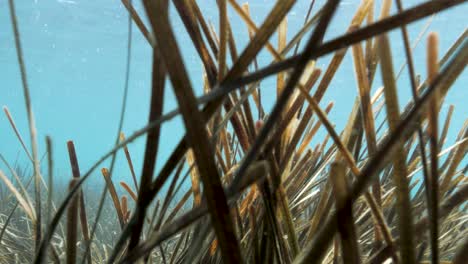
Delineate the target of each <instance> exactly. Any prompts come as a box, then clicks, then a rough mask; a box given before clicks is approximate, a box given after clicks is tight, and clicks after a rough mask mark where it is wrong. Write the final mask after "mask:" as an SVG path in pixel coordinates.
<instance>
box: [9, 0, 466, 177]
mask: <svg viewBox="0 0 468 264" xmlns="http://www.w3.org/2000/svg"><path fill="white" fill-rule="evenodd" d="M134 2H135V6H136V8H137V10H138V11H139V13H140V14H141V15H142V16H143V14H144V11H143V8H142V6H141V3H140V1H134ZM197 2H198V3H199V5H200V7H201V9H202V10H203V12H204V14H205V15H206V17H207V18H208V19H209V20H210V21H211V22H213V24H214V25H215V27H217V23H218V22H217V21H218V19H217V12H218V11H217V9H216V5H215V4H214V3H215V1H208V0H206V1H205V0H203V1H197ZM323 2H324V1H317V4H316V8H315V10H317V7H318V6H319V5H322V4H323ZM359 2H360V1H357V0H348V1H342V4H341V6H340V8H339V10H338V14H337V15H336V16H335V18H334V20H333V24H332V25H331V26H330V28H329V31H328V32H327V35H326V39H331V38H333V37H336V36H339V35H341V34H343V33H344V32H345V30H346V28H347V27H348V25H349V22H350V20H351V18H352V16H353V14H354V12H355V10H356V9H357V6H358V4H359ZM378 2H379V1H378ZM421 2H423V1H415V0H411V1H404V5H405V7H410V6H414V5H415V4H417V3H421ZM239 3H241V2H239ZM309 3H310V1H297V4H296V5H295V6H294V8H293V9H292V11H291V12H290V13H289V15H288V24H289V29H288V33H289V34H288V35H289V36H290V37H291V36H292V35H293V34H294V32H296V31H297V30H298V29H299V28H300V27H301V25H302V23H303V21H304V17H305V15H306V12H307V9H308V6H309ZM273 4H274V1H270V0H264V1H260V0H253V1H250V10H251V13H252V14H254V15H253V19H254V21H255V22H256V23H257V24H258V25H259V24H260V23H261V22H262V21H263V20H264V18H265V16H266V15H267V14H268V12H269V10H270V9H271V7H272V6H273ZM15 5H16V11H17V17H18V21H19V27H20V32H21V40H22V45H23V51H24V57H25V63H26V69H27V76H28V82H29V85H30V89H31V97H32V103H33V110H34V114H35V118H36V124H37V129H38V139H39V151H40V154H41V155H42V154H43V153H44V151H45V136H46V135H49V136H51V137H52V140H53V150H54V160H55V168H54V171H55V175H56V178H57V179H58V180H59V181H61V180H68V179H69V178H70V175H71V169H70V165H69V160H68V154H67V148H66V141H67V140H73V141H74V142H75V144H76V150H77V155H78V160H79V163H80V167H81V170H82V172H85V171H86V170H87V169H88V168H89V167H90V166H91V165H92V164H93V163H94V162H95V161H96V160H97V159H98V158H99V157H101V156H102V155H103V154H104V153H106V152H107V151H108V150H109V149H111V148H112V146H113V144H114V142H115V137H116V133H117V131H116V129H117V125H118V118H119V113H120V108H121V105H122V95H123V89H124V77H125V67H126V56H127V37H128V14H127V12H126V10H125V8H124V7H123V5H122V4H121V3H120V1H118V0H100V1H79V0H48V1H46V0H35V1H32V0H21V1H15ZM379 6H380V5H378V7H379ZM394 9H395V8H393V11H392V13H395V10H394ZM8 10H9V9H8V1H7V0H0V105H1V106H4V105H5V106H7V107H8V108H9V110H10V112H11V113H12V115H13V117H14V118H15V121H16V124H17V126H18V128H19V130H20V132H21V134H22V136H23V138H24V139H25V140H26V142H27V145H28V146H29V134H28V133H29V130H28V126H27V116H26V111H25V104H24V97H23V93H22V86H21V79H20V72H19V67H18V64H17V58H16V50H15V46H14V39H13V33H12V26H11V22H10V14H9V11H8ZM171 12H172V13H173V14H174V15H172V16H171V19H172V23H173V26H174V30H175V32H176V33H177V38H178V40H179V41H180V42H179V43H182V44H181V45H180V46H179V47H180V48H181V50H182V53H183V56H184V60H185V64H186V67H187V69H188V71H189V74H190V77H191V81H192V85H193V87H195V89H196V92H197V95H201V94H202V74H203V71H202V64H201V61H200V60H199V58H198V56H197V53H196V52H195V50H194V49H193V48H192V47H191V45H190V44H189V43H191V42H190V39H189V37H188V35H187V33H186V31H185V29H184V27H183V24H182V22H181V21H180V19H178V17H177V14H176V12H175V10H174V8H171ZM467 12H468V5H467V4H464V5H462V6H459V7H457V8H455V9H451V10H449V11H446V12H443V13H441V14H439V15H437V16H436V17H435V18H434V20H433V21H432V24H431V27H430V31H436V32H439V34H440V36H441V39H440V50H441V52H440V54H443V53H444V52H445V51H446V50H447V49H448V47H449V46H450V44H451V43H453V41H454V40H455V39H456V38H457V37H458V36H459V35H460V34H461V33H462V32H463V30H465V28H466V26H467V23H466V13H467ZM378 13H379V9H377V10H376V14H378ZM229 17H230V18H231V24H232V27H233V31H234V35H235V38H236V42H237V45H238V51H239V52H240V51H242V50H243V48H244V47H245V45H246V42H247V40H248V33H247V29H246V26H245V25H244V23H243V22H242V21H241V20H240V19H239V18H238V16H237V14H236V13H235V12H234V11H233V10H232V9H230V10H229ZM145 21H146V20H145ZM427 21H428V19H424V20H421V21H419V22H417V23H413V24H411V25H410V26H409V31H410V35H411V38H412V40H414V39H415V38H416V36H417V35H418V33H419V32H420V30H421V29H422V28H423V27H424V25H425V24H426V23H427ZM391 37H392V41H393V44H392V47H393V50H394V52H393V56H394V63H395V68H396V69H395V70H398V69H399V67H400V65H401V64H402V63H403V62H404V53H403V46H402V42H401V34H400V31H394V32H392V33H391ZM270 41H271V43H275V44H276V42H277V41H276V36H274V37H273V38H272V39H271V40H270ZM329 59H330V57H329V56H327V57H325V58H321V59H320V60H318V62H317V65H318V66H319V67H320V68H322V69H325V68H326V66H327V64H328V61H329ZM414 59H415V63H416V70H417V72H418V73H420V74H421V75H422V76H423V77H424V76H425V72H426V70H425V38H423V39H422V41H421V43H420V44H419V45H418V47H417V48H416V51H415V52H414ZM271 60H272V58H271V56H270V55H269V53H267V52H265V51H263V52H262V53H261V55H260V56H259V58H258V61H259V65H260V67H264V66H266V65H268V64H269V63H270V62H271ZM352 65H353V62H352V59H351V56H350V52H348V54H347V56H346V58H345V60H344V61H343V63H342V65H341V67H340V70H339V71H338V73H337V75H336V77H335V78H334V80H333V81H332V84H331V88H330V89H329V90H328V91H327V94H326V95H325V97H324V99H323V100H322V106H325V105H326V104H328V103H329V102H330V101H333V102H335V107H334V108H333V109H332V111H331V113H330V115H329V116H330V119H331V120H332V121H333V122H335V124H336V128H337V129H338V131H341V129H342V128H343V126H344V124H345V122H346V120H347V118H348V115H349V112H350V110H351V106H352V104H353V102H354V98H355V96H356V95H357V88H356V81H355V76H354V72H353V70H352ZM150 74H151V49H150V46H149V45H148V43H147V42H146V40H145V39H144V38H143V36H142V35H141V34H140V32H139V31H138V29H137V28H136V26H133V36H132V49H131V69H130V82H129V93H128V104H127V110H126V112H125V121H124V126H123V132H124V133H125V134H126V135H130V134H132V133H133V132H134V131H135V130H137V129H140V128H142V127H143V126H144V125H145V124H146V122H147V118H148V108H149V95H150ZM467 83H468V76H467V75H466V74H462V76H461V77H460V78H459V79H458V80H457V82H456V83H455V86H454V87H453V88H452V89H451V91H450V93H449V94H448V96H447V98H446V104H444V105H443V111H442V115H441V117H442V118H445V113H446V110H447V108H448V105H449V104H455V105H456V108H455V112H454V114H453V120H452V127H451V129H450V131H449V135H448V143H452V142H453V141H454V140H455V138H456V136H457V134H458V131H459V130H460V129H461V127H462V125H463V123H464V122H465V120H466V119H467V114H466V113H468V107H467V106H466V98H468V89H466V84H467ZM398 84H399V90H400V99H401V107H403V105H404V104H406V103H407V102H408V101H409V100H410V98H411V96H410V95H411V94H410V86H409V82H408V76H407V72H406V70H405V71H404V73H403V75H402V77H401V78H400V80H399V83H398ZM380 86H381V81H380V77H379V76H377V77H376V80H375V82H374V85H373V91H375V89H377V88H378V87H380ZM168 87H169V88H170V86H168ZM261 87H262V94H263V99H264V104H265V105H266V106H267V110H268V109H271V106H272V104H273V102H274V99H275V94H276V91H275V87H276V85H275V78H269V79H267V80H266V81H264V82H262V84H261ZM166 94H167V96H166V98H165V104H164V109H165V111H166V112H167V111H169V110H172V109H174V108H175V107H176V105H177V103H176V100H175V98H174V96H173V93H172V91H170V89H167V92H166ZM183 133H184V127H183V124H182V122H181V119H180V118H176V119H174V120H172V121H170V122H167V123H164V126H163V129H162V137H161V139H162V141H161V145H160V152H159V158H158V162H157V167H158V168H160V167H161V166H162V164H163V162H164V161H165V160H166V159H167V157H168V156H169V154H170V153H171V151H172V149H173V148H174V146H175V144H176V143H177V142H178V141H179V139H180V137H181V136H182V135H183ZM324 133H325V132H324V131H322V130H321V131H320V132H319V136H323V135H324ZM144 140H145V138H144V137H142V138H140V139H138V140H137V141H135V142H134V143H132V144H131V145H129V149H130V152H131V154H132V158H133V161H134V164H135V168H136V170H137V175H139V171H140V170H141V166H142V157H143V150H144V142H145V141H144ZM317 142H318V141H314V142H313V143H317ZM0 153H1V154H2V155H3V156H5V158H6V159H7V160H8V161H9V162H11V163H15V161H16V162H17V164H19V165H20V166H22V167H27V166H29V167H30V164H29V161H28V159H27V156H26V155H25V153H24V151H23V150H22V148H21V146H20V144H19V142H18V140H17V138H16V137H15V135H14V133H13V130H12V129H11V127H10V125H9V123H8V120H7V119H6V117H5V115H3V113H2V114H1V115H0ZM103 166H109V161H107V162H106V163H105V164H104V165H103ZM42 168H43V171H44V172H45V171H46V166H45V165H43V166H42ZM0 169H1V170H3V171H5V170H6V167H5V166H4V165H3V164H0ZM115 172H116V173H115V175H114V177H115V178H117V179H126V180H129V179H130V178H129V177H130V176H129V175H130V171H129V169H128V166H127V163H126V161H125V158H124V155H123V153H122V152H119V154H118V159H117V163H116V170H115ZM99 174H100V173H99V172H98V171H97V172H95V175H93V179H94V180H99V181H100V180H101V176H100V175H99Z"/></svg>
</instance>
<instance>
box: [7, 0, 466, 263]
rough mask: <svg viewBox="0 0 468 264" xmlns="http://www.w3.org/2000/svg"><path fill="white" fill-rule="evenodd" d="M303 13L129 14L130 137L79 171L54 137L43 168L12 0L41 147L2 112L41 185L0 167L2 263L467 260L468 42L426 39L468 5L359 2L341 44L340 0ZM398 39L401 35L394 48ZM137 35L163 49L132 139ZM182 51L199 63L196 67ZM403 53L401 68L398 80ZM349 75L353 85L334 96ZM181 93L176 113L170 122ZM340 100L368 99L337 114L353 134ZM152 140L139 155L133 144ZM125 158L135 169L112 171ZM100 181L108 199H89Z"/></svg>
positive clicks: (125, 1) (455, 0) (183, 6)
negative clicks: (89, 186) (175, 129)
mask: <svg viewBox="0 0 468 264" xmlns="http://www.w3.org/2000/svg"><path fill="white" fill-rule="evenodd" d="M297 2H298V1H296V0H285V1H275V2H274V3H272V4H271V9H270V10H268V12H267V14H266V15H265V17H264V19H263V21H256V20H257V19H258V16H257V14H256V12H257V8H258V7H257V5H253V4H254V2H253V1H251V2H250V3H249V2H247V1H246V2H240V1H234V0H217V1H212V4H213V10H212V11H214V12H215V13H216V19H215V20H213V19H212V17H211V16H209V15H208V14H207V13H206V10H205V8H206V7H205V5H201V1H196V0H181V1H169V0H163V1H156V0H144V1H142V4H141V5H139V4H137V3H136V1H131V0H121V1H118V3H116V4H119V5H122V10H123V11H124V12H127V13H128V17H127V19H128V24H127V26H128V28H127V30H128V38H127V50H126V56H127V61H126V62H127V63H126V69H125V72H124V73H123V74H122V75H123V76H124V77H125V83H124V85H123V87H124V93H123V95H122V107H121V112H120V115H119V113H117V114H116V118H119V126H118V129H117V131H116V132H117V136H116V138H115V141H114V145H113V146H112V147H111V149H109V150H108V152H106V153H104V154H103V155H102V156H101V158H99V159H98V160H96V161H95V163H93V164H92V166H91V167H89V168H87V170H86V171H84V173H83V172H80V170H79V160H78V158H77V153H76V151H75V146H74V144H73V141H69V142H58V141H56V140H54V139H53V138H51V137H46V140H45V143H46V144H45V146H46V154H44V156H43V158H44V161H42V159H41V157H39V155H38V153H39V152H38V140H40V139H38V138H37V135H36V134H37V132H36V128H35V119H34V115H33V113H34V112H33V106H34V103H35V98H34V97H31V94H30V87H29V85H30V83H29V82H28V80H29V77H28V75H27V69H28V60H25V58H24V57H25V55H24V53H25V52H24V51H23V48H22V45H21V44H22V42H24V41H25V40H26V39H27V38H25V37H24V36H23V35H22V34H20V33H21V32H22V31H21V25H22V24H21V20H22V17H17V15H16V10H15V6H14V1H9V2H8V4H9V7H10V8H9V12H10V14H11V18H12V20H11V25H12V28H13V32H14V34H13V35H14V39H12V40H11V41H12V42H14V43H15V47H16V55H17V59H18V62H17V64H18V65H17V66H18V67H19V69H20V71H19V72H20V75H19V76H18V78H21V92H22V94H23V96H24V100H25V102H26V108H25V109H26V112H27V124H28V129H29V135H30V143H31V146H30V147H28V146H27V145H26V141H25V140H23V138H22V136H21V135H22V134H21V132H24V131H21V130H22V129H23V128H22V127H20V126H17V124H16V123H15V121H16V120H15V119H14V118H13V116H14V114H15V113H14V111H13V113H12V112H10V110H9V108H8V107H7V106H4V108H3V109H4V112H5V115H6V117H7V118H6V120H7V122H8V123H9V125H10V126H11V128H12V133H14V135H15V136H16V138H17V139H18V142H19V145H18V148H19V149H20V150H21V151H22V154H24V155H25V156H27V157H28V159H27V160H28V164H27V165H28V166H32V167H31V168H32V171H29V170H22V169H21V167H20V166H19V165H17V164H15V165H14V166H11V165H10V163H9V162H8V161H7V160H6V159H4V157H3V156H2V155H1V154H0V157H1V159H2V161H3V163H4V164H5V166H6V168H8V170H5V173H4V172H3V171H0V180H1V181H2V184H3V185H1V186H0V191H1V192H0V197H1V199H2V205H1V206H0V209H1V210H0V263H3V262H5V263H12V262H13V263H15V262H16V263H18V262H21V263H43V262H46V261H52V262H54V263H63V262H67V263H78V262H81V263H171V264H174V263H388V262H387V261H393V263H400V262H401V263H463V261H464V260H465V259H466V250H467V245H468V243H467V240H466V235H467V234H468V233H467V231H466V198H467V197H468V187H467V180H466V174H467V170H468V167H467V166H466V164H464V163H463V162H464V160H466V153H467V151H466V150H467V149H468V120H466V119H465V120H456V119H454V116H455V113H458V112H466V111H465V106H463V105H460V106H459V105H453V102H450V101H449V100H448V98H450V97H447V94H448V93H449V92H451V91H452V89H454V88H455V85H454V84H455V81H456V80H457V79H459V77H460V76H461V74H462V73H463V72H464V69H465V67H466V63H467V61H468V44H467V43H466V36H467V31H466V29H465V30H464V31H463V32H460V35H459V37H458V38H457V39H456V40H455V41H453V43H450V44H451V45H450V46H449V48H448V49H447V50H441V49H440V48H439V47H438V43H437V42H438V41H442V40H443V37H444V32H438V33H433V32H431V33H429V35H428V37H427V42H426V44H424V43H425V42H424V41H422V40H424V39H426V37H425V35H426V33H427V32H429V31H432V30H431V26H432V25H434V24H435V23H437V22H438V21H437V20H432V17H433V16H434V15H437V14H439V13H445V12H447V13H449V12H450V11H451V9H456V8H461V4H462V3H464V1H463V0H439V1H425V2H422V3H419V4H417V5H414V6H411V7H407V8H405V7H404V6H403V1H401V0H395V1H391V0H382V1H376V0H362V1H361V2H360V3H359V5H357V7H356V10H355V11H354V15H353V16H352V17H351V19H350V23H349V25H347V26H346V27H344V32H339V33H338V34H337V37H334V38H331V39H330V38H325V36H326V34H327V33H328V32H330V30H331V29H330V28H331V25H332V23H333V21H334V18H335V16H336V14H335V13H337V12H338V11H337V10H338V9H339V6H340V5H341V4H343V1H340V0H331V1H324V2H325V3H319V2H317V3H316V1H310V4H308V5H307V6H308V7H309V8H308V9H307V10H299V12H301V14H300V15H304V17H305V19H304V21H303V22H301V23H302V24H299V26H298V27H295V25H293V24H292V23H291V15H292V12H293V11H292V10H294V9H293V8H294V6H295V5H296V4H297ZM392 5H395V6H396V8H393V9H392ZM377 8H379V9H377ZM294 12H298V11H297V10H295V11H294ZM173 16H177V18H176V19H177V21H180V22H181V25H180V26H181V27H182V28H183V30H179V29H180V27H179V25H177V26H175V25H174V22H175V21H176V20H174V18H175V17H173ZM234 17H235V18H234ZM424 18H429V19H428V20H427V22H426V24H424V25H422V26H421V27H420V28H418V30H419V35H417V36H412V35H410V34H409V32H408V28H407V27H408V25H410V24H411V23H413V22H416V21H419V20H421V19H424ZM18 19H19V21H18ZM235 23H236V24H235ZM238 23H240V25H241V26H244V28H242V29H241V28H239V24H238ZM133 27H135V28H136V30H135V29H132V28H133ZM116 30H120V29H116ZM243 30H244V31H245V32H244V31H243ZM391 30H395V31H398V34H401V39H391V41H390V39H389V37H388V34H389V31H391ZM23 34H27V33H23ZM132 34H140V35H142V39H143V41H146V42H145V43H144V44H147V45H148V48H149V50H150V52H151V56H150V57H149V59H150V61H151V64H150V65H148V69H146V70H147V72H148V74H149V76H150V80H151V81H150V83H149V84H148V87H147V89H148V90H149V91H151V93H150V94H151V96H150V98H148V99H149V109H148V111H147V112H146V113H142V114H143V116H145V117H146V116H148V117H147V120H146V124H145V126H144V127H141V128H134V132H133V133H131V132H132V131H122V128H123V126H122V124H123V120H124V113H125V110H126V108H127V94H128V90H129V89H132V87H131V85H130V84H129V78H130V75H131V67H130V65H131V60H132V57H133V55H132V52H131V51H132V42H133V41H135V40H134V39H133V38H132ZM244 34H245V36H244ZM179 35H181V36H183V37H184V38H185V40H187V41H185V42H183V43H182V42H181V41H180V37H181V36H179ZM242 38H244V39H242ZM400 42H401V45H400V46H401V47H400V46H399V47H396V46H397V45H398V44H400ZM241 43H242V44H241ZM184 45H189V46H191V48H193V49H192V50H194V54H191V55H193V56H194V57H195V59H196V60H198V61H199V62H200V63H198V64H193V65H192V64H188V61H187V60H185V59H186V57H185V55H184V56H182V55H183V54H182V51H183V50H184V48H185V47H183V46H184ZM241 45H244V46H243V47H242V49H241V48H240V47H241ZM133 49H135V48H134V47H133ZM418 49H422V50H426V52H427V53H426V58H427V61H425V66H426V67H427V69H422V68H419V67H417V65H418V64H417V63H416V61H415V59H414V58H413V57H414V55H413V54H414V53H415V52H416V50H418ZM398 52H401V54H403V55H404V56H403V57H404V62H403V63H402V64H401V66H400V68H395V67H396V66H397V65H394V61H395V60H394V58H395V57H396V56H395V54H397V53H398ZM324 57H326V58H324ZM264 58H267V59H266V60H265V59H264ZM346 58H349V60H347V59H346ZM26 59H27V58H26ZM324 61H325V62H326V63H323V62H324ZM347 63H349V64H350V65H349V66H350V67H351V68H352V71H351V72H346V73H345V74H348V75H350V76H354V78H355V81H354V82H346V83H345V85H341V86H342V87H339V86H340V84H339V81H340V80H339V78H342V77H341V76H340V74H343V73H342V72H343V69H345V67H346V66H347V65H346V64H347ZM192 67H201V70H202V72H203V76H201V77H202V78H201V80H202V82H200V83H197V82H194V80H196V79H199V77H200V76H190V74H189V73H190V70H192ZM405 67H406V69H405ZM346 69H347V68H346ZM397 70H398V71H397ZM404 70H407V74H404V73H403V72H404ZM269 77H273V78H269ZM351 79H352V77H351V78H350V79H349V80H351ZM166 81H167V82H166ZM380 83H381V84H382V87H377V86H378V85H379V84H380ZM169 84H170V85H169ZM31 85H35V84H34V83H32V84H31ZM457 85H459V84H457ZM169 89H172V90H173V92H174V94H175V97H176V102H177V107H176V108H175V109H171V110H169V111H166V109H164V108H163V105H164V104H165V103H167V102H165V99H166V98H165V95H167V93H168V92H169ZM338 89H354V91H355V92H356V93H355V94H356V96H355V97H353V98H349V102H350V109H349V110H350V111H349V114H348V113H346V116H345V114H343V113H339V115H342V117H341V118H342V120H344V125H343V126H338V125H337V124H336V123H338V122H339V120H333V118H332V116H333V114H334V113H335V111H337V109H340V106H341V105H338V104H337V103H336V102H334V101H333V98H334V97H335V96H336V97H338V96H340V94H339V90H338ZM199 91H202V92H203V94H202V95H201V96H198V97H196V96H195V94H198V93H199ZM406 91H408V92H410V93H411V95H410V97H409V98H404V99H409V100H408V103H407V104H406V105H400V104H401V102H402V100H401V99H400V98H401V97H402V95H405V94H408V93H405V92H406ZM334 92H337V94H334ZM270 94H271V98H272V99H273V102H272V103H267V101H268V100H267V99H269V97H270ZM266 98H267V99H266ZM330 98H331V101H327V100H329V99H330ZM403 101H404V100H403ZM442 105H447V106H448V107H446V108H444V107H442ZM11 109H14V108H11ZM444 109H445V110H444ZM176 117H181V119H182V121H183V125H184V127H183V128H184V129H185V134H184V135H183V137H182V138H181V139H180V141H178V142H177V144H174V145H173V146H166V145H167V144H166V142H165V141H164V140H165V138H164V137H165V135H164V134H162V133H161V129H162V128H163V127H164V126H165V125H166V122H168V121H170V120H172V119H173V118H176ZM465 118H466V117H465ZM37 121H38V122H41V120H37ZM340 127H343V128H342V129H340ZM453 127H461V128H460V130H459V131H453V130H454V129H453ZM456 132H458V135H457V133H456ZM124 133H125V134H126V135H128V136H125V134H124ZM74 136H75V135H69V137H70V138H73V137H74ZM142 137H145V140H146V141H145V145H144V150H143V152H142V153H138V154H137V153H135V152H136V151H135V150H132V147H133V146H132V145H131V144H130V143H132V142H134V141H135V140H137V139H140V138H142ZM52 140H54V141H53V142H54V145H52ZM65 144H67V147H68V151H69V158H70V166H71V170H70V171H69V175H67V176H66V177H67V178H66V181H67V182H70V185H69V186H67V188H66V189H67V191H66V192H65V193H63V194H60V192H58V190H60V186H59V184H60V183H59V182H58V181H57V178H56V177H57V176H58V175H57V173H54V166H57V165H60V164H56V162H55V161H54V159H57V157H56V154H55V152H54V153H52V151H53V147H57V146H59V147H64V146H65ZM163 144H164V147H165V148H168V149H169V150H170V155H169V158H168V159H167V160H166V161H164V160H163V159H162V158H161V156H162V155H161V153H160V152H161V150H160V148H161V145H163ZM76 147H77V150H78V151H79V149H80V147H81V146H76ZM0 151H1V150H0ZM53 154H54V155H53ZM78 154H79V153H78ZM120 154H122V155H123V156H125V161H124V162H126V163H127V164H125V166H128V168H126V169H125V171H118V170H117V169H116V168H117V167H115V163H116V162H118V159H117V158H116V157H117V155H120ZM106 161H110V166H107V165H103V163H104V162H106ZM140 163H141V168H138V166H137V165H138V164H140ZM12 164H13V163H12ZM46 168H47V170H46ZM156 168H160V169H159V170H156ZM96 169H100V170H101V174H102V176H101V177H103V178H104V181H103V182H104V184H103V186H100V187H102V188H103V192H102V193H101V192H98V193H96V192H93V191H89V190H85V189H84V188H83V186H84V184H85V183H86V182H89V181H90V180H89V179H90V178H92V177H93V175H94V174H96V173H95V172H94V171H95V170H96ZM45 174H47V175H45ZM113 175H123V176H125V178H123V179H122V178H119V180H116V179H113V178H112V177H113ZM43 176H47V177H44V178H43ZM30 184H31V186H32V188H30ZM108 198H110V199H108ZM106 199H107V200H110V201H107V202H106ZM90 201H92V202H90ZM56 205H57V206H56ZM78 218H79V219H78ZM79 229H80V230H81V231H79Z"/></svg>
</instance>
